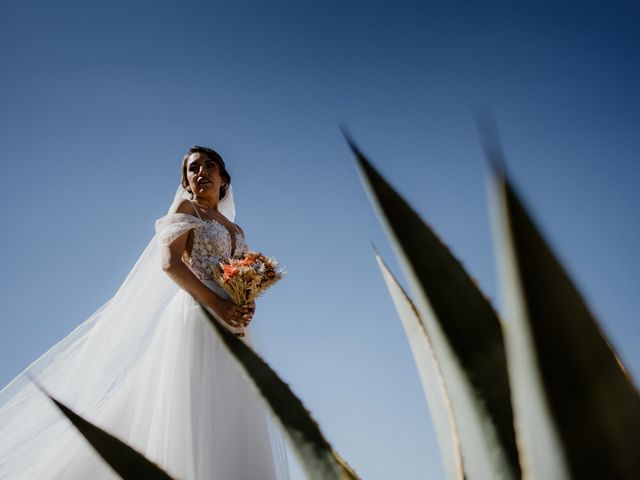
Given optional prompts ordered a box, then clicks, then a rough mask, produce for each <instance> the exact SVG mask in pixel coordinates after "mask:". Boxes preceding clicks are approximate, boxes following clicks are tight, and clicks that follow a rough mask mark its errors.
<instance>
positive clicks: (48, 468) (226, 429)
mask: <svg viewBox="0 0 640 480" xmlns="http://www.w3.org/2000/svg"><path fill="white" fill-rule="evenodd" d="M208 322H209V321H208V319H207V318H206V316H205V315H204V313H203V312H202V310H201V309H200V306H199V305H198V304H197V303H196V302H195V300H194V299H193V298H192V297H191V296H190V295H188V294H187V293H186V292H184V291H182V290H179V291H178V292H177V293H176V294H175V296H174V297H173V298H172V299H171V301H170V302H169V303H168V304H167V307H166V308H165V309H164V311H163V312H162V314H161V316H160V318H159V325H158V328H157V330H156V331H155V332H154V336H153V339H152V340H151V342H150V344H149V347H148V349H147V350H146V352H145V353H144V354H143V355H142V357H141V358H140V359H139V361H138V363H137V365H136V366H135V368H133V369H132V370H131V371H130V372H129V373H128V375H127V378H126V379H125V380H124V381H123V382H122V383H121V385H120V386H119V387H118V389H117V391H116V392H114V393H113V395H111V396H110V398H108V399H107V400H106V401H105V402H104V404H102V405H100V406H99V408H98V409H96V410H94V411H91V412H84V411H82V410H81V409H77V412H78V413H80V414H81V415H83V416H84V417H85V418H87V419H88V420H90V421H91V422H93V423H95V424H96V425H98V426H100V427H101V428H103V429H105V430H106V431H108V432H110V433H112V434H113V435H115V436H117V437H118V438H120V439H121V440H123V441H125V442H126V443H127V444H129V445H130V446H132V447H133V448H135V449H136V450H138V451H140V452H142V453H143V454H144V455H145V456H146V457H147V458H149V459H150V460H152V461H154V462H156V463H157V464H158V465H160V466H161V467H162V468H164V469H165V470H166V471H167V472H168V473H169V474H170V475H171V476H173V477H174V478H176V479H185V480H186V479H202V480H204V479H207V480H212V479H213V480H216V479H219V480H236V479H237V480H256V479H260V480H271V479H286V478H288V471H287V463H286V456H284V450H283V445H282V440H281V438H280V437H279V435H278V434H277V432H276V431H275V430H274V428H273V426H272V425H271V424H270V420H269V418H268V416H267V412H266V409H265V407H264V405H263V403H262V402H261V401H260V399H259V398H258V394H257V393H256V392H255V390H254V389H253V387H252V386H251V385H250V384H249V382H248V380H247V378H246V377H245V376H244V374H243V372H241V370H240V367H239V366H237V365H236V363H235V362H234V360H233V359H232V358H231V357H230V354H229V353H228V352H227V351H226V350H225V348H224V346H223V345H222V343H221V342H220V340H219V339H218V338H217V336H216V334H215V332H214V330H213V328H212V326H211V325H209V323H208ZM247 341H248V342H250V340H249V339H248V340H247ZM51 393H52V394H54V396H55V391H53V392H51ZM70 406H71V407H72V408H75V406H74V405H70ZM51 408H55V407H54V406H53V405H51ZM40 443H41V448H42V451H41V452H39V454H38V455H36V456H35V457H36V458H32V459H29V462H30V465H29V467H28V469H26V470H24V471H22V472H23V473H22V474H21V478H33V479H45V478H56V479H58V478H59V479H85V478H86V479H113V478H119V477H118V476H117V475H116V474H115V472H113V471H112V470H111V468H110V467H109V466H108V465H107V464H106V463H105V462H104V461H103V460H102V459H101V458H100V457H99V456H98V455H97V453H95V451H94V450H93V449H92V447H91V446H90V445H89V444H88V443H87V442H86V441H85V440H84V438H82V437H81V436H80V434H79V433H78V432H77V431H76V430H75V429H74V427H72V426H71V425H70V424H68V423H66V422H61V424H60V425H56V427H55V428H54V429H52V431H51V432H48V433H47V434H46V435H43V436H42V438H41V440H40ZM31 454H34V451H33V449H31ZM23 461H24V459H23ZM12 478H13V477H12Z"/></svg>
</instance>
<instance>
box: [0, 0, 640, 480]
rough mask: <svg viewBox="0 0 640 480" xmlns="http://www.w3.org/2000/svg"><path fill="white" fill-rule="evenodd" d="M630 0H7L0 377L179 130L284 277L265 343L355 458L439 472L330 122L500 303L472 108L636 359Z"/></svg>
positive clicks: (130, 249) (154, 179) (0, 91)
mask: <svg viewBox="0 0 640 480" xmlns="http://www.w3.org/2000/svg"><path fill="white" fill-rule="evenodd" d="M639 14H640V11H639V7H637V4H636V3H635V2H608V3H606V4H605V3H603V2H584V1H583V2H577V1H575V2H517V3H514V2H491V3H490V4H489V3H486V2H484V3H478V2H447V3H445V2H429V1H415V2H411V1H396V2H389V1H387V2H380V1H378V2H376V1H367V2H364V1H362V2H357V1H349V0H347V1H341V2H293V1H290V2H289V1H282V2H258V1H243V2H216V1H191V2H189V1H186V2H170V1H154V2H150V1H149V2H143V1H130V2H124V1H121V0H112V1H109V2H103V1H99V2H98V1H96V2H81V1H71V0H62V1H59V2H50V1H43V0H32V1H27V0H20V1H19V0H6V1H4V2H2V5H1V6H0V65H1V68H0V105H1V108H0V131H1V132H2V134H1V136H0V139H1V140H0V161H1V163H0V169H1V170H0V171H1V172H2V178H3V180H4V184H5V185H4V188H3V189H2V191H1V192H0V198H1V199H2V201H1V202H0V209H1V210H0V212H1V213H2V215H3V218H5V227H4V232H5V234H4V235H2V238H1V240H0V242H1V243H0V252H2V253H0V272H1V273H0V287H1V288H0V301H1V304H2V305H3V313H2V315H1V316H0V383H2V384H5V383H7V382H8V381H10V379H11V378H13V377H14V376H15V375H16V374H17V373H19V372H20V371H21V370H22V369H23V368H24V367H26V366H27V365H28V364H29V363H30V362H31V361H32V360H34V359H35V358H37V357H38V356H39V355H40V354H41V353H43V352H44V351H45V350H46V349H47V348H48V347H49V346H51V345H53V343H55V342H56V341H57V340H59V339H60V338H62V337H63V336H64V335H65V334H66V333H68V332H69V331H70V330H71V329H73V327H74V326H75V325H77V324H78V323H80V322H81V321H82V320H83V319H85V318H86V317H88V316H89V315H90V314H91V313H92V312H93V311H95V310H96V309H97V308H98V307H99V306H100V305H102V303H103V302H104V301H105V300H107V299H108V298H109V297H110V296H111V295H112V294H113V293H114V292H115V290H116V288H117V287H118V285H119V284H120V282H121V281H122V280H123V279H124V277H125V275H126V273H127V272H128V271H129V269H130V268H131V267H132V266H133V263H134V262H135V260H136V259H137V257H138V255H139V254H140V253H141V252H142V250H143V248H144V246H145V245H146V243H147V242H148V241H149V240H150V239H151V237H152V235H153V224H154V221H155V219H156V218H158V217H160V216H162V215H163V214H164V213H165V212H166V209H167V208H168V206H169V203H170V201H171V199H172V196H173V193H174V191H175V187H176V185H177V182H178V180H179V162H180V158H181V156H182V154H183V152H184V151H185V150H186V149H187V148H188V147H189V146H190V145H192V144H204V145H210V146H212V147H214V148H216V149H217V150H219V151H220V153H221V154H222V155H223V156H224V158H225V159H226V162H227V165H228V166H229V170H230V172H231V175H232V178H233V184H234V189H235V194H236V204H237V208H238V215H237V219H236V220H237V223H238V224H240V225H241V226H242V227H243V228H244V230H245V232H246V234H247V240H248V241H249V243H250V245H251V246H253V247H254V248H256V249H259V250H261V251H263V252H265V253H268V254H270V255H273V256H275V257H277V258H278V259H280V261H281V262H282V263H283V264H284V265H285V266H286V267H287V269H288V272H289V274H288V276H287V277H286V280H284V281H283V282H282V283H281V284H279V285H278V286H277V287H274V288H273V289H272V290H271V291H270V292H269V294H268V295H266V296H265V297H263V299H261V300H260V301H259V302H258V308H257V313H256V317H255V319H254V325H255V329H256V330H257V333H258V334H259V336H260V338H261V342H260V343H261V344H262V351H263V352H264V353H265V355H266V357H267V359H268V360H269V361H270V362H271V363H272V365H273V366H274V367H275V368H276V370H277V371H278V372H279V373H280V374H281V375H282V377H284V378H285V379H286V380H287V381H288V382H289V383H290V384H291V385H292V387H293V388H294V390H295V391H296V392H297V393H298V394H299V395H300V397H301V398H302V399H303V400H304V402H305V403H306V405H307V406H308V407H309V408H310V410H311V411H312V412H313V414H314V415H315V417H316V418H317V419H318V421H319V423H320V425H321V426H322V428H323V430H324V432H325V433H326V435H327V437H328V438H329V439H330V440H331V441H332V442H333V443H334V445H335V446H336V447H337V448H338V450H339V451H340V452H341V453H342V454H343V456H344V457H345V458H347V459H348V460H349V462H350V463H351V464H353V465H354V466H355V467H356V469H357V470H358V472H359V473H360V474H361V475H362V476H363V478H369V479H376V478H381V479H382V478H401V477H402V478H417V477H419V476H420V477H423V478H428V477H429V475H431V476H432V477H433V478H439V477H441V476H442V470H441V465H440V460H439V456H438V452H437V448H436V445H435V440H434V437H433V433H432V428H431V423H430V419H429V414H428V411H427V406H426V402H425V400H424V397H423V395H422V392H421V387H420V384H419V381H418V377H417V374H416V371H415V367H414V365H413V361H412V358H411V354H410V352H409V348H408V345H407V342H406V340H405V338H404V336H403V332H402V330H401V326H400V323H399V321H398V320H397V318H396V315H395V311H394V309H393V306H392V304H391V301H390V299H389V297H388V295H387V293H386V289H385V286H384V283H383V280H382V277H381V275H380V274H379V272H378V270H377V266H376V264H375V261H374V257H373V253H372V250H371V241H372V240H373V242H375V244H376V245H377V247H378V249H379V250H380V252H381V254H382V255H383V257H384V258H385V259H386V260H387V261H388V262H389V263H390V265H391V267H392V268H393V269H394V271H395V272H396V273H398V274H399V273H400V272H399V269H398V268H397V264H396V262H395V261H394V259H393V256H392V252H391V249H390V247H389V244H388V242H387V240H386V238H385V236H384V233H383V232H382V230H381V228H380V226H379V225H378V222H377V219H376V218H375V215H374V213H373V211H372V209H371V207H370V206H369V204H368V201H367V199H366V196H365V193H364V191H363V189H362V187H361V185H360V182H359V179H358V176H357V174H356V170H355V167H354V162H353V160H352V158H351V156H350V153H349V151H348V149H347V148H346V145H345V143H344V141H343V139H342V138H341V136H340V133H339V130H338V127H337V126H338V124H339V123H340V124H344V125H346V126H347V127H348V128H349V129H350V131H351V133H352V134H353V135H354V137H355V139H356V140H357V142H358V143H359V144H360V146H361V147H362V149H363V150H364V151H365V152H366V153H367V154H368V155H369V156H370V158H371V160H372V161H373V162H374V164H375V165H376V166H377V167H378V168H379V169H380V171H381V172H382V173H383V174H384V175H385V176H386V177H387V178H388V179H389V180H390V181H391V182H392V184H393V185H394V186H395V187H397V189H398V190H399V191H400V192H402V193H403V195H405V197H406V198H407V199H408V200H409V201H410V202H411V204H412V205H414V207H415V208H416V209H417V210H418V211H419V212H420V213H421V215H422V216H423V218H425V219H426V220H427V221H428V223H429V224H430V225H432V226H433V227H434V228H435V230H436V231H437V232H438V233H439V234H440V235H441V237H442V238H443V239H444V240H445V242H446V243H447V244H448V245H449V246H450V247H451V249H452V250H453V251H454V253H455V254H456V255H457V256H458V257H459V258H460V259H461V260H462V262H463V263H464V265H465V266H466V267H467V269H468V270H469V271H470V273H472V274H473V275H474V276H475V277H477V279H478V281H479V283H480V284H481V285H482V287H483V289H484V290H485V291H486V292H487V294H488V295H489V297H491V298H492V299H494V303H495V304H496V306H497V307H498V309H500V303H499V298H498V294H497V292H498V286H497V282H496V276H495V268H494V256H493V250H492V244H491V231H490V224H489V215H488V211H487V209H488V207H487V198H486V197H487V195H486V185H485V183H486V182H485V180H486V172H487V169H486V167H485V164H484V160H483V158H482V153H481V150H480V147H479V145H478V140H477V135H476V133H475V127H474V125H473V121H472V117H471V111H472V109H473V108H475V107H478V106H490V107H492V108H493V110H494V112H495V114H496V117H497V120H498V123H499V126H500V130H501V134H502V140H503V143H504V146H505V150H506V152H507V156H508V161H509V166H510V169H511V172H512V174H513V177H514V179H515V181H516V183H517V185H518V186H519V187H520V190H521V192H522V194H523V196H524V197H525V199H526V201H527V203H528V205H529V206H530V208H531V210H532V211H533V213H534V215H535V217H536V218H537V219H538V221H539V223H540V224H541V226H542V228H543V231H544V232H545V233H546V235H547V237H548V239H549V240H550V241H551V243H552V245H553V246H554V247H555V249H556V251H557V252H558V254H559V255H560V257H561V259H562V260H563V262H564V263H565V265H566V266H567V268H568V270H569V271H570V272H571V273H572V274H573V275H574V278H575V280H576V282H577V284H578V285H579V287H580V288H581V290H582V291H583V293H584V294H585V296H586V297H587V300H588V302H589V304H590V306H591V307H592V309H593V310H594V312H595V313H596V314H597V315H598V316H599V318H600V319H601V322H602V324H603V326H604V328H605V330H606V332H607V333H608V335H609V336H610V338H611V340H612V343H613V345H614V346H615V347H616V348H617V350H618V352H619V353H620V354H621V356H622V359H623V360H624V361H625V362H626V365H627V367H628V368H629V370H630V372H631V373H632V375H633V376H634V377H635V378H636V379H637V378H638V375H640V353H638V349H637V343H638V340H639V339H640V326H639V324H638V321H637V314H636V310H637V301H638V293H639V289H638V281H637V273H636V272H637V271H638V270H639V269H640V255H639V254H638V252H637V247H636V245H637V243H638V237H639V233H640V216H639V215H638V213H637V212H638V208H639V207H640V192H639V189H638V188H637V185H638V182H639V181H640V167H639V166H638V165H639V164H638V155H639V153H640V135H638V131H639V127H640V93H639V90H638V88H637V85H638V84H639V83H640V62H639V61H640V48H639V47H640V44H639V43H640V42H639V41H640V33H639V32H640V29H639V28H638V22H639V20H640V15H639Z"/></svg>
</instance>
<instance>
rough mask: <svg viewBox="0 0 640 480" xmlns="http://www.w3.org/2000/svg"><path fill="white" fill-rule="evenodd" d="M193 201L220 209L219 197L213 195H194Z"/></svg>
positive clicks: (213, 208)
mask: <svg viewBox="0 0 640 480" xmlns="http://www.w3.org/2000/svg"><path fill="white" fill-rule="evenodd" d="M193 201H194V202H196V203H197V204H198V205H200V206H201V207H206V208H210V209H212V210H218V199H217V198H212V197H205V196H203V195H194V196H193Z"/></svg>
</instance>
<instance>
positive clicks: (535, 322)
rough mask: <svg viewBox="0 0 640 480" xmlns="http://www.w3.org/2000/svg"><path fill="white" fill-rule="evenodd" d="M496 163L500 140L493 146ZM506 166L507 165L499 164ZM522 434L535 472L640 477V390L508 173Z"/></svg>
mask: <svg viewBox="0 0 640 480" xmlns="http://www.w3.org/2000/svg"><path fill="white" fill-rule="evenodd" d="M487 152H488V155H489V157H490V160H491V161H492V162H493V163H494V164H496V162H495V161H493V159H492V158H491V157H492V154H493V153H494V152H499V147H497V142H495V144H493V145H489V146H488V147H487ZM498 166H499V165H498ZM494 200H495V212H496V214H495V220H497V222H498V224H497V225H496V226H497V227H498V228H497V231H498V232H499V233H497V236H498V240H499V242H496V244H498V243H501V248H500V249H499V250H498V252H497V255H496V256H497V257H498V258H499V260H500V263H501V272H502V275H501V277H502V282H501V283H502V289H503V295H504V300H505V311H506V315H507V318H508V328H507V330H506V331H507V335H506V342H507V353H508V359H509V367H510V376H511V379H512V388H513V398H514V400H513V401H514V409H515V412H516V426H517V431H518V437H519V438H518V441H519V444H520V445H522V450H523V455H524V465H526V473H527V474H528V475H530V476H531V477H532V478H541V479H547V478H616V479H631V478H633V479H638V478H640V452H639V450H638V432H640V397H639V395H638V392H637V390H636V388H635V387H634V385H633V384H632V382H631V380H630V379H629V377H628V375H627V373H626V371H625V370H624V368H623V366H622V364H621V362H620V360H619V359H618V357H617V356H616V354H615V352H614V351H613V349H612V347H611V345H610V344H609V342H608V341H607V339H606V338H605V336H604V334H603V332H602V330H601V329H600V326H599V325H598V323H597V321H596V319H595V317H594V316H593V315H592V313H591V312H590V311H589V308H588V307H587V305H586V304H585V301H584V300H583V299H582V297H581V295H580V293H579V292H578V290H577V289H576V287H575V286H574V284H573V283H572V281H571V279H570V278H569V276H568V275H567V273H566V272H565V271H564V269H563V268H562V266H561V264H560V262H559V261H558V260H557V258H556V257H555V255H554V253H553V251H552V250H551V248H550V247H549V246H548V244H547V242H546V241H545V240H544V238H543V237H542V235H541V234H540V233H539V231H538V229H537V227H536V226H535V224H534V222H533V220H532V219H531V217H530V215H529V214H528V213H527V210H526V209H525V207H524V205H523V204H522V202H521V201H520V199H519V198H518V195H517V193H516V191H515V189H514V188H513V186H512V185H511V184H510V183H509V181H508V180H507V178H506V176H505V175H504V174H503V173H501V172H498V173H497V174H496V178H495V182H494Z"/></svg>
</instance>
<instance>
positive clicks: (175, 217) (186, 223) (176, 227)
mask: <svg viewBox="0 0 640 480" xmlns="http://www.w3.org/2000/svg"><path fill="white" fill-rule="evenodd" d="M202 223H203V221H202V220H200V219H199V218H196V217H194V216H193V215H189V214H187V213H170V214H168V215H165V216H164V217H161V218H159V219H158V220H156V235H157V241H158V243H159V244H160V246H162V247H166V246H169V245H170V244H171V242H173V241H174V240H175V239H176V238H178V237H179V236H180V235H182V234H183V233H185V232H187V231H189V230H191V229H192V228H195V227H197V226H198V225H201V224H202Z"/></svg>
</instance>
